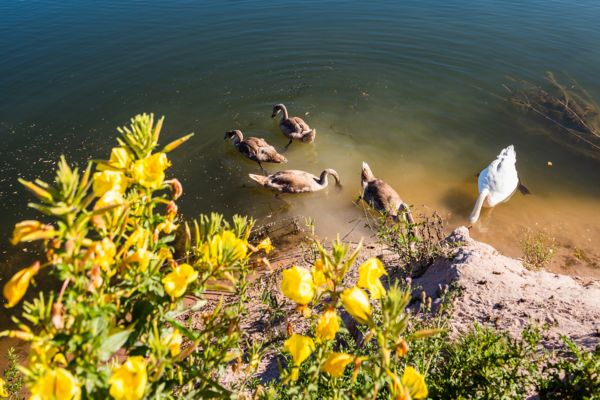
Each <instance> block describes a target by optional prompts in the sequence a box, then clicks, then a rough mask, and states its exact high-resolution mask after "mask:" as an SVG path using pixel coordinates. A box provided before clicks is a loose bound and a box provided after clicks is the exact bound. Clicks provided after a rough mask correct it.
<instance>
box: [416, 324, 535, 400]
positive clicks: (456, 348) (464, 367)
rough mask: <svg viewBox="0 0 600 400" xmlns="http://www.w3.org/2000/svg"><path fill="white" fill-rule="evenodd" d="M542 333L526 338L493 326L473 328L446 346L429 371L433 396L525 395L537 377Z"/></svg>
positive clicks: (526, 333) (441, 397) (522, 396)
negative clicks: (518, 337)
mask: <svg viewBox="0 0 600 400" xmlns="http://www.w3.org/2000/svg"><path fill="white" fill-rule="evenodd" d="M538 340H539V336H538V334H537V332H535V331H534V330H529V331H526V332H525V333H524V335H523V339H522V340H515V339H512V338H510V337H509V336H508V334H505V333H500V332H497V331H495V330H494V329H492V328H482V327H480V326H478V325H475V327H474V328H473V330H472V331H471V332H469V333H467V334H465V335H464V336H461V337H459V338H458V340H457V341H456V342H454V343H449V344H448V345H446V346H444V347H443V348H442V349H441V352H440V355H441V357H440V359H439V360H438V362H435V363H433V364H432V367H431V369H430V371H429V375H428V378H429V385H430V388H431V397H432V398H438V399H450V398H451V399H490V400H491V399H516V398H525V397H526V395H527V394H528V393H529V392H530V391H531V389H532V388H533V383H534V380H535V377H536V371H537V365H536V359H535V355H536V351H537V343H538Z"/></svg>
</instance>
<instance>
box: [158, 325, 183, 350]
mask: <svg viewBox="0 0 600 400" xmlns="http://www.w3.org/2000/svg"><path fill="white" fill-rule="evenodd" d="M182 342H183V336H181V333H179V331H178V330H177V329H175V330H173V332H171V333H170V334H169V335H167V336H165V337H164V338H163V340H162V344H163V346H168V347H169V352H170V353H171V357H176V356H177V355H178V354H179V353H180V352H181V343H182Z"/></svg>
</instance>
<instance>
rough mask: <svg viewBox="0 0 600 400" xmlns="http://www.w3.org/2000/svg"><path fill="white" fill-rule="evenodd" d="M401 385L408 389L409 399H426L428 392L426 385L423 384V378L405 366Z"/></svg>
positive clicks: (411, 368)
mask: <svg viewBox="0 0 600 400" xmlns="http://www.w3.org/2000/svg"><path fill="white" fill-rule="evenodd" d="M402 384H403V385H404V386H405V387H407V388H408V391H409V393H410V397H411V399H413V400H418V399H424V398H426V397H427V394H428V392H427V385H426V384H425V377H424V376H423V375H421V374H420V373H418V372H417V370H416V369H414V368H413V367H411V366H407V367H406V368H405V369H404V374H403V375H402Z"/></svg>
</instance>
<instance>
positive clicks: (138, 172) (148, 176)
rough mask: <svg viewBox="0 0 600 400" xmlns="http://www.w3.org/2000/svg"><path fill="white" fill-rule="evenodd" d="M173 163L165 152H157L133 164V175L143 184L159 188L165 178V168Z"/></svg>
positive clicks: (151, 187)
mask: <svg viewBox="0 0 600 400" xmlns="http://www.w3.org/2000/svg"><path fill="white" fill-rule="evenodd" d="M170 165H171V163H170V162H169V159H168V158H167V155H166V154H165V153H155V154H152V155H151V156H149V157H146V158H144V159H143V160H137V161H136V162H135V163H134V164H133V177H134V179H135V180H136V181H137V182H138V183H139V184H140V185H142V186H144V187H147V188H150V189H154V190H156V189H159V188H160V187H161V185H162V183H163V181H164V179H165V169H167V168H168V167H169V166H170Z"/></svg>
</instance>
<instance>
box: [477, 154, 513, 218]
mask: <svg viewBox="0 0 600 400" xmlns="http://www.w3.org/2000/svg"><path fill="white" fill-rule="evenodd" d="M516 163H517V155H516V153H515V149H514V147H513V146H512V145H510V146H508V147H507V148H505V149H503V150H502V151H501V152H500V154H499V155H498V158H496V159H495V160H494V161H492V162H491V163H490V165H488V166H487V167H486V168H485V169H484V170H483V171H481V173H480V174H479V179H478V181H477V183H478V189H479V192H480V193H481V191H482V190H483V189H485V188H487V189H488V190H489V192H490V194H489V198H488V201H487V204H486V205H487V206H489V207H493V206H495V205H496V204H498V203H502V202H503V201H506V200H507V199H508V198H509V197H510V196H511V195H512V194H513V193H514V191H515V190H516V189H517V186H518V185H519V176H518V175H517V168H516Z"/></svg>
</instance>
